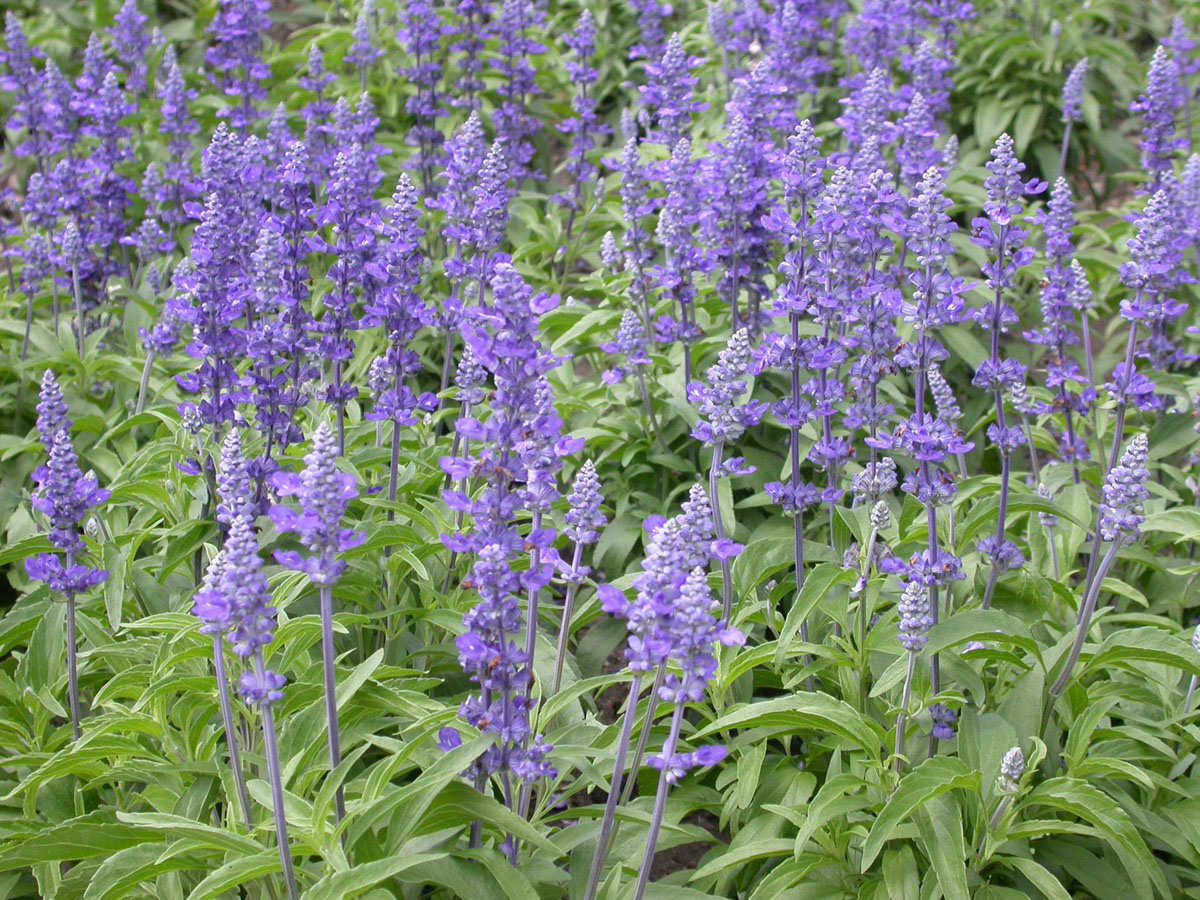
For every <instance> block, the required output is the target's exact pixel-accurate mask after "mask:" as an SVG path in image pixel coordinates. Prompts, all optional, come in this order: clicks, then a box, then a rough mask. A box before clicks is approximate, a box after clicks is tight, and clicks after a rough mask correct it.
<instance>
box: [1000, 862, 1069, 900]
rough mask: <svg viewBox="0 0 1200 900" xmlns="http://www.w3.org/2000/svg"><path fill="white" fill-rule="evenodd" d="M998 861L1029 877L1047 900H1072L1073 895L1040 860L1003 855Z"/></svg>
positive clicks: (1031, 882)
mask: <svg viewBox="0 0 1200 900" xmlns="http://www.w3.org/2000/svg"><path fill="white" fill-rule="evenodd" d="M997 861H998V862H1000V863H1002V864H1004V865H1006V866H1011V867H1012V868H1014V869H1016V870H1017V871H1018V872H1020V873H1021V874H1022V875H1024V876H1025V877H1026V878H1028V879H1029V883H1030V884H1032V885H1033V886H1034V887H1035V888H1037V889H1038V890H1039V891H1041V892H1042V896H1044V897H1045V898H1046V900H1071V895H1070V894H1069V893H1067V889H1066V888H1064V887H1063V886H1062V884H1061V883H1060V882H1059V880H1058V879H1057V878H1055V877H1054V876H1053V875H1052V874H1051V873H1050V870H1049V869H1047V868H1046V867H1045V866H1043V865H1042V864H1041V863H1039V862H1035V861H1034V860H1032V859H1025V858H1023V857H1020V856H1001V857H997Z"/></svg>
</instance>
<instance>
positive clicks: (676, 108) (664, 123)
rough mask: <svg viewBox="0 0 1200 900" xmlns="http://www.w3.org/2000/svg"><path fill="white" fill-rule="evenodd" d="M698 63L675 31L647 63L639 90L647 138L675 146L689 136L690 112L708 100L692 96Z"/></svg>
mask: <svg viewBox="0 0 1200 900" xmlns="http://www.w3.org/2000/svg"><path fill="white" fill-rule="evenodd" d="M698 65H700V60H699V59H698V58H696V57H694V56H689V55H688V54H687V51H685V50H684V49H683V41H682V40H681V39H680V37H679V35H678V34H673V35H671V39H670V40H669V41H668V42H667V46H666V48H665V49H664V50H663V52H662V56H661V57H653V58H651V59H650V61H648V62H647V63H646V84H644V85H643V86H641V87H640V88H639V90H640V91H641V94H642V103H643V104H644V105H645V107H646V110H647V111H648V113H649V115H650V121H651V122H652V127H651V129H650V134H649V139H650V140H651V141H653V142H654V143H657V144H662V145H664V146H666V147H668V148H674V147H675V145H676V144H678V143H679V142H680V141H681V140H682V139H683V138H685V137H689V136H690V132H691V121H692V114H693V113H696V112H700V111H701V110H703V109H705V108H706V106H707V104H705V103H703V102H700V101H698V100H693V99H692V95H693V92H694V91H695V88H696V85H697V84H698V83H699V80H700V79H699V78H697V77H696V76H695V75H693V74H692V70H693V69H695V68H696V67H697V66H698Z"/></svg>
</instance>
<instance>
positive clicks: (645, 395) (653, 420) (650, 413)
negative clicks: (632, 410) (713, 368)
mask: <svg viewBox="0 0 1200 900" xmlns="http://www.w3.org/2000/svg"><path fill="white" fill-rule="evenodd" d="M683 346H684V352H685V353H688V352H689V351H688V349H687V344H684V345H683ZM689 359H690V356H689ZM689 368H690V363H689ZM637 380H638V390H639V392H640V393H641V395H642V406H643V407H645V410H646V418H647V419H648V420H649V422H650V435H649V437H650V440H652V441H658V445H659V446H660V447H663V449H666V444H665V443H664V441H663V436H662V431H661V430H660V429H659V427H658V419H657V417H656V416H655V415H654V404H653V403H652V402H651V400H650V391H649V389H648V388H647V387H646V375H645V373H643V372H642V370H641V369H638V372H637ZM685 384H686V381H685Z"/></svg>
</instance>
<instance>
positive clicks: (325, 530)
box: [270, 423, 367, 585]
mask: <svg viewBox="0 0 1200 900" xmlns="http://www.w3.org/2000/svg"><path fill="white" fill-rule="evenodd" d="M304 463H305V469H304V471H303V472H301V473H300V474H299V475H297V474H293V473H290V472H277V473H275V475H273V476H271V487H272V488H274V489H275V492H276V493H277V494H278V495H279V496H281V497H288V496H293V495H294V496H295V497H296V500H297V503H298V505H299V509H298V510H296V509H292V508H291V507H287V506H272V507H271V509H270V516H271V521H272V522H274V523H275V527H276V528H278V529H279V531H280V532H282V533H288V532H294V533H295V534H296V536H297V537H298V538H299V540H300V543H301V544H303V545H304V547H305V549H306V550H308V552H309V554H310V555H308V556H304V555H302V554H300V553H297V552H295V551H289V550H280V551H277V552H276V554H275V559H276V560H277V561H278V562H279V563H280V564H281V565H284V566H286V567H288V568H289V569H295V570H296V571H298V572H304V573H305V574H306V575H308V577H309V578H310V579H311V580H312V581H313V583H314V584H320V585H331V584H335V583H336V582H337V580H338V579H339V578H340V577H341V574H342V572H343V571H344V570H345V568H346V562H345V560H344V559H339V558H338V557H339V554H342V553H345V552H346V551H347V550H352V549H353V548H355V547H357V546H359V545H360V544H362V543H363V542H364V541H365V540H366V539H367V536H366V534H365V533H364V532H361V531H355V530H354V529H352V528H343V527H342V524H341V523H342V518H343V516H345V513H346V507H347V505H348V504H349V503H350V501H351V500H353V499H354V498H355V497H357V496H358V489H357V488H356V487H355V479H354V476H353V475H351V474H349V473H345V472H340V471H338V468H337V445H336V443H335V442H334V438H333V432H332V431H331V430H330V428H329V426H328V425H325V424H324V423H322V424H321V425H319V426H318V427H317V430H316V431H315V432H314V433H313V437H312V450H311V452H309V453H308V454H307V455H306V456H305V457H304Z"/></svg>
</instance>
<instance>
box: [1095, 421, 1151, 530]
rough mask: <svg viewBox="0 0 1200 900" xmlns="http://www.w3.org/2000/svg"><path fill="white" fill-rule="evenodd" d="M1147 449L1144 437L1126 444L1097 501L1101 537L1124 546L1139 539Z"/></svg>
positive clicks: (1145, 491) (1144, 496)
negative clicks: (1098, 503) (1098, 502)
mask: <svg viewBox="0 0 1200 900" xmlns="http://www.w3.org/2000/svg"><path fill="white" fill-rule="evenodd" d="M1147 449H1148V445H1147V441H1146V435H1144V434H1138V435H1134V437H1133V438H1132V439H1131V440H1130V441H1129V446H1128V447H1126V448H1125V452H1124V453H1123V454H1122V455H1121V461H1120V463H1119V464H1117V465H1116V466H1115V467H1114V468H1113V469H1112V471H1110V472H1109V473H1108V475H1107V477H1105V479H1104V488H1103V490H1102V491H1101V499H1100V537H1101V538H1102V539H1104V540H1106V541H1111V542H1113V543H1118V544H1121V545H1123V546H1125V545H1129V544H1132V543H1133V542H1134V541H1136V540H1137V539H1138V537H1139V536H1140V535H1141V528H1140V526H1141V524H1142V522H1143V521H1145V517H1144V516H1143V515H1142V514H1141V512H1142V509H1141V507H1142V502H1143V501H1145V500H1148V499H1149V498H1150V492H1149V491H1147V490H1146V481H1147V480H1148V479H1149V478H1150V473H1149V471H1148V470H1147V469H1146V453H1147Z"/></svg>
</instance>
